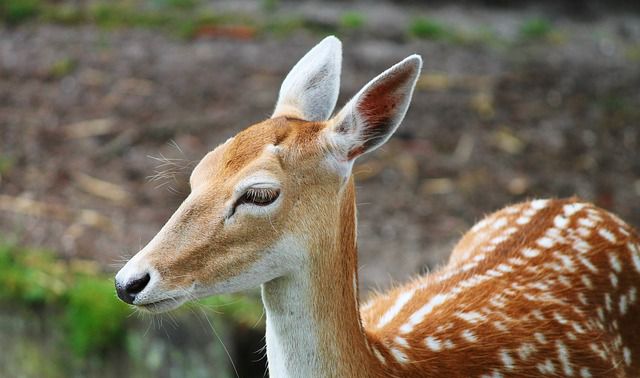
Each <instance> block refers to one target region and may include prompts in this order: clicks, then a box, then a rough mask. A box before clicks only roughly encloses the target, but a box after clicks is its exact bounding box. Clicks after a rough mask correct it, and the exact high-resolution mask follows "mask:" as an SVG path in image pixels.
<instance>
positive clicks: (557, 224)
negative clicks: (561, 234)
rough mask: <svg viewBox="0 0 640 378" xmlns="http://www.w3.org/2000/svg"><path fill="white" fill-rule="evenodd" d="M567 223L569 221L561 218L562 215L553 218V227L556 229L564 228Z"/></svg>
mask: <svg viewBox="0 0 640 378" xmlns="http://www.w3.org/2000/svg"><path fill="white" fill-rule="evenodd" d="M568 223H569V219H567V218H565V217H563V216H562V215H556V217H555V218H553V225H554V226H555V227H557V228H560V229H562V228H565V227H566V226H567V224H568Z"/></svg>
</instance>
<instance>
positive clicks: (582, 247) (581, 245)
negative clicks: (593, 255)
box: [573, 238, 591, 254]
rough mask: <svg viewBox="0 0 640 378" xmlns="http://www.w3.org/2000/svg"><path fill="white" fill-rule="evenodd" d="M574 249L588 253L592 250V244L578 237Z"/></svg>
mask: <svg viewBox="0 0 640 378" xmlns="http://www.w3.org/2000/svg"><path fill="white" fill-rule="evenodd" d="M573 249H575V250H576V251H578V252H580V253H583V254H584V253H588V252H591V244H589V243H587V242H586V241H585V240H583V239H580V238H576V239H575V240H574V241H573Z"/></svg>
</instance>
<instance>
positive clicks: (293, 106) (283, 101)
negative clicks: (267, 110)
mask: <svg viewBox="0 0 640 378" xmlns="http://www.w3.org/2000/svg"><path fill="white" fill-rule="evenodd" d="M341 68H342V43H340V40H339V39H338V38H336V37H333V36H330V37H327V38H325V39H323V40H322V41H321V42H320V43H318V44H317V45H316V46H315V47H314V48H312V49H311V50H310V51H309V52H308V53H307V54H306V55H305V56H303V57H302V59H300V61H299V62H298V63H297V64H296V65H295V66H294V67H293V68H292V69H291V72H289V74H288V75H287V77H286V78H285V79H284V81H283V82H282V86H281V87H280V94H279V95H278V103H277V104H276V109H275V111H274V112H273V115H272V116H271V117H272V118H274V117H280V116H290V117H295V118H300V119H303V120H306V121H326V120H327V119H329V117H330V116H331V113H333V108H334V107H335V106H336V101H337V100H338V92H339V90H340V70H341Z"/></svg>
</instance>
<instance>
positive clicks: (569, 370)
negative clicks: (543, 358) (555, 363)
mask: <svg viewBox="0 0 640 378" xmlns="http://www.w3.org/2000/svg"><path fill="white" fill-rule="evenodd" d="M556 349H557V350H558V360H559V361H560V365H562V370H563V371H564V373H565V374H566V375H568V376H572V375H573V367H572V366H571V362H570V361H569V351H568V350H567V347H566V346H565V345H564V344H563V343H562V341H560V340H556Z"/></svg>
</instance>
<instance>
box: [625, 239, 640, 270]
mask: <svg viewBox="0 0 640 378" xmlns="http://www.w3.org/2000/svg"><path fill="white" fill-rule="evenodd" d="M627 248H628V249H629V253H631V261H633V267H634V268H636V271H637V272H638V273H640V252H639V251H638V247H637V246H636V245H635V244H632V243H627Z"/></svg>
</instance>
